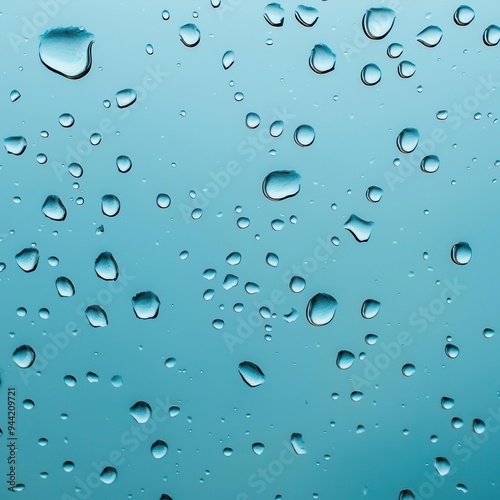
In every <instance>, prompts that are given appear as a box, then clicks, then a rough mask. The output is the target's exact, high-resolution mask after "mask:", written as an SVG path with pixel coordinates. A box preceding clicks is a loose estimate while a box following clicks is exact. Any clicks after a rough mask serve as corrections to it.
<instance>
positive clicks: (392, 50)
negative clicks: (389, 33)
mask: <svg viewBox="0 0 500 500" xmlns="http://www.w3.org/2000/svg"><path fill="white" fill-rule="evenodd" d="M402 53H403V46H402V45H401V44H400V43H391V44H390V45H389V47H387V55H388V56H389V57H390V58H391V59H397V58H398V57H399V56H400V55H401V54H402Z"/></svg>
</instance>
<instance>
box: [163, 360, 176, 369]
mask: <svg viewBox="0 0 500 500" xmlns="http://www.w3.org/2000/svg"><path fill="white" fill-rule="evenodd" d="M176 362H177V360H176V359H175V358H167V360H166V361H165V366H166V367H167V368H173V367H174V366H175V363H176Z"/></svg>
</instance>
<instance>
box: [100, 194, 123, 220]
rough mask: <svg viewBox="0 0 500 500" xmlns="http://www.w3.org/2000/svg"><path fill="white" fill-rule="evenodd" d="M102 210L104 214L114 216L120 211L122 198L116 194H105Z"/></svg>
mask: <svg viewBox="0 0 500 500" xmlns="http://www.w3.org/2000/svg"><path fill="white" fill-rule="evenodd" d="M101 210H102V213H103V214H104V215H107V216H108V217H114V216H115V215H117V214H118V212H119V211H120V200H119V199H118V197H117V196H115V195H114V194H105V195H104V196H103V197H102V198H101Z"/></svg>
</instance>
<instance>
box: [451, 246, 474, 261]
mask: <svg viewBox="0 0 500 500" xmlns="http://www.w3.org/2000/svg"><path fill="white" fill-rule="evenodd" d="M471 257H472V249H471V247H470V245H469V244H468V243H465V242H464V241H461V242H460V243H456V244H455V245H453V247H452V249H451V259H452V260H453V262H454V263H455V264H458V265H459V266H464V265H465V264H468V263H469V261H470V259H471Z"/></svg>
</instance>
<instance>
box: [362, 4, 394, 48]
mask: <svg viewBox="0 0 500 500" xmlns="http://www.w3.org/2000/svg"><path fill="white" fill-rule="evenodd" d="M395 19H396V13H395V12H394V11H393V10H392V9H389V8H387V7H374V8H372V9H368V10H367V11H366V13H365V15H364V16H363V30H364V32H365V34H366V36H367V37H369V38H371V39H372V40H382V38H384V37H385V36H387V34H388V33H389V31H391V29H392V27H393V25H394V20H395Z"/></svg>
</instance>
